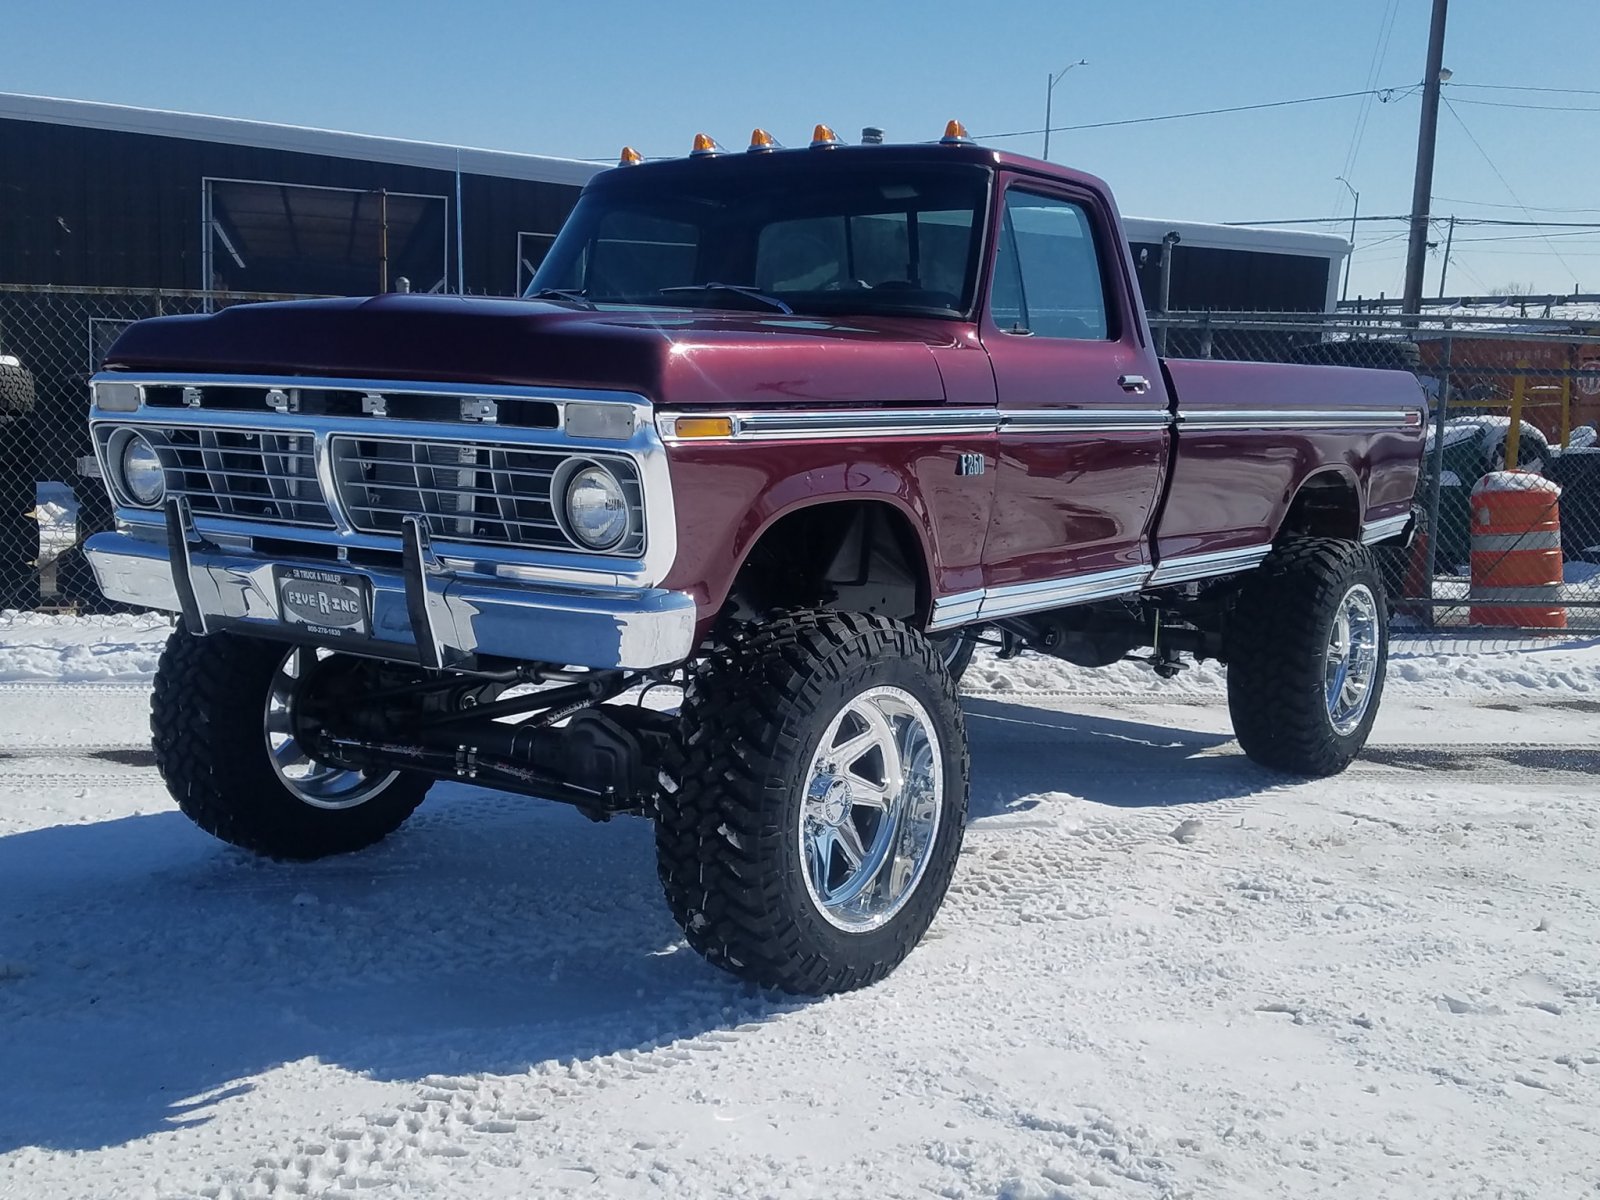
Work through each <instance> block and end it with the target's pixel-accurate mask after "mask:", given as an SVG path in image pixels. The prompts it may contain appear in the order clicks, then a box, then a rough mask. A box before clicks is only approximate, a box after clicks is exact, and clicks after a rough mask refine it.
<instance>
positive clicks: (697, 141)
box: [689, 133, 722, 158]
mask: <svg viewBox="0 0 1600 1200" xmlns="http://www.w3.org/2000/svg"><path fill="white" fill-rule="evenodd" d="M721 152H722V147H721V146H719V145H717V139H716V138H714V137H712V136H711V135H710V134H709V133H697V134H695V135H694V149H693V150H691V151H689V157H690V158H709V157H711V156H712V155H713V154H720V153H721Z"/></svg>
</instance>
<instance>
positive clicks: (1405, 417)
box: [1178, 406, 1422, 431]
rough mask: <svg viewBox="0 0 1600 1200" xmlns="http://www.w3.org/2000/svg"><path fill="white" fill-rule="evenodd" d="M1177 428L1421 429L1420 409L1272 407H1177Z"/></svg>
mask: <svg viewBox="0 0 1600 1200" xmlns="http://www.w3.org/2000/svg"><path fill="white" fill-rule="evenodd" d="M1178 428H1179V430H1180V431H1181V430H1186V429H1204V430H1214V429H1218V430H1220V429H1406V428H1410V429H1419V430H1420V429H1421V428H1422V410H1421V409H1420V408H1342V409H1341V408H1330V409H1270V408H1262V409H1257V408H1236V409H1220V408H1219V409H1209V410H1201V411H1198V412H1186V411H1184V409H1183V408H1182V407H1181V406H1180V407H1179V409H1178Z"/></svg>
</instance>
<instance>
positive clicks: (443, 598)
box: [85, 533, 697, 670]
mask: <svg viewBox="0 0 1600 1200" xmlns="http://www.w3.org/2000/svg"><path fill="white" fill-rule="evenodd" d="M188 549H189V553H188V560H189V561H188V563H187V564H183V563H179V564H176V569H178V570H186V572H187V576H188V580H189V583H190V585H191V586H192V588H193V590H194V596H195V601H196V603H197V604H198V606H199V608H200V610H201V611H202V612H203V613H204V614H205V618H206V623H207V625H208V626H209V627H210V628H211V629H213V630H217V631H221V630H230V629H231V630H236V631H239V632H242V633H246V634H253V635H255V636H258V637H268V638H277V639H282V640H286V641H295V640H297V639H296V632H295V628H294V627H293V626H291V625H286V624H285V623H284V622H283V620H282V619H281V614H280V612H279V606H278V594H277V588H276V586H275V584H274V574H273V572H274V568H275V567H276V566H277V565H278V564H279V563H281V562H291V563H292V562H293V560H292V559H286V558H273V559H264V558H260V557H256V556H254V555H247V554H240V553H232V552H229V551H226V550H223V549H222V548H220V547H216V546H205V547H202V546H198V545H193V546H190V547H189V548H188ZM85 553H86V554H87V557H88V559H89V563H90V565H91V566H92V567H93V568H94V573H95V578H96V579H97V580H98V581H99V584H100V589H101V591H103V592H104V593H105V595H106V596H107V598H109V599H112V600H117V601H121V602H122V603H125V604H134V605H138V606H140V607H143V608H157V609H163V610H165V611H168V612H177V611H179V610H180V608H181V602H180V599H179V592H178V586H177V583H176V581H175V575H174V569H175V564H174V563H173V562H172V560H171V558H170V556H169V553H168V549H167V545H166V544H165V542H162V541H151V540H146V539H145V538H141V537H135V536H133V535H131V534H127V533H98V534H95V535H94V536H93V537H91V538H90V539H89V541H88V543H87V544H86V546H85ZM305 565H309V566H314V567H325V566H327V565H328V564H327V563H326V562H324V561H322V560H315V559H313V560H306V562H305ZM338 569H339V570H341V571H345V572H348V573H350V574H356V575H361V576H364V577H365V578H366V579H367V580H368V581H369V583H370V585H371V589H372V592H371V594H372V611H371V614H370V616H371V629H372V636H371V637H370V638H369V639H365V640H361V641H353V642H351V643H348V644H347V646H344V647H341V648H347V649H349V650H350V651H351V652H352V653H357V654H365V655H369V656H371V657H375V658H387V659H392V660H394V661H401V662H420V661H425V659H426V658H427V657H428V656H430V654H431V655H437V657H438V658H439V659H441V660H442V661H443V663H444V665H447V666H448V665H452V664H457V663H461V662H463V661H465V660H467V659H469V658H470V657H471V656H473V655H491V656H496V657H504V658H510V659H516V660H518V661H522V662H553V663H561V664H564V665H570V666H584V667H595V668H609V667H622V668H626V669H630V670H645V669H648V668H651V667H661V666H671V665H673V664H675V663H680V662H682V661H683V660H685V659H686V658H688V657H689V656H690V654H692V653H693V651H694V647H695V640H694V631H695V624H696V617H697V614H696V609H695V603H694V598H693V597H692V596H689V595H687V594H686V593H683V592H674V591H667V590H665V589H662V588H637V589H625V588H610V589H596V588H583V589H578V588H570V589H564V588H557V587H553V586H545V587H534V586H530V585H528V584H519V583H506V582H502V581H497V580H495V579H492V578H483V577H481V576H476V577H475V576H467V575H462V574H458V573H454V572H447V571H444V570H443V569H442V568H441V569H440V570H439V571H438V573H434V572H430V573H429V578H428V579H427V581H426V589H427V596H426V602H427V609H428V621H427V634H426V636H429V637H431V638H432V639H434V641H435V644H434V646H432V647H429V648H427V649H423V648H422V647H419V646H418V643H417V639H416V634H415V632H414V625H413V622H412V618H411V613H410V611H409V609H408V607H407V593H406V580H405V575H404V572H403V571H401V570H391V569H388V568H382V567H372V566H360V567H355V566H352V565H350V564H340V565H339V568H338ZM304 640H306V641H308V642H317V641H318V639H317V638H316V637H315V636H313V635H309V634H308V635H305V638H304Z"/></svg>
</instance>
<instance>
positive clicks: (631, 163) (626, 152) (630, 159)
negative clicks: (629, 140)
mask: <svg viewBox="0 0 1600 1200" xmlns="http://www.w3.org/2000/svg"><path fill="white" fill-rule="evenodd" d="M643 161H644V155H642V154H640V153H639V152H638V151H637V150H635V149H634V148H633V147H632V146H624V147H623V148H622V154H621V156H620V157H619V158H618V159H617V166H619V167H637V166H638V165H639V164H640V163H642V162H643Z"/></svg>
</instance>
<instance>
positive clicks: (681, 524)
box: [663, 435, 994, 620]
mask: <svg viewBox="0 0 1600 1200" xmlns="http://www.w3.org/2000/svg"><path fill="white" fill-rule="evenodd" d="M981 446H982V437H981V436H980V435H973V436H971V437H968V436H964V435H953V436H948V437H944V436H941V437H936V438H927V439H922V438H916V439H913V438H906V439H894V440H886V441H883V442H876V443H875V442H866V441H861V442H845V441H832V440H818V441H785V442H781V443H780V442H774V443H765V444H752V443H744V444H741V443H734V442H720V443H713V442H707V443H704V444H692V443H691V444H684V443H679V444H677V445H674V446H672V447H671V448H670V450H669V454H668V463H669V473H670V475H671V478H672V487H673V496H674V503H675V506H676V509H677V520H678V556H677V560H676V562H675V563H674V564H673V567H672V570H671V571H670V573H669V575H668V577H667V579H666V581H665V582H664V584H663V586H665V587H669V588H673V589H677V590H681V591H684V592H687V593H689V594H690V595H692V596H694V597H695V600H696V602H697V604H698V605H699V607H700V612H701V616H702V619H703V620H709V619H710V618H711V617H713V616H714V615H715V614H716V613H717V612H718V610H720V608H721V607H722V604H723V602H724V601H725V600H726V599H727V595H728V591H729V589H730V588H731V587H732V585H733V581H734V577H735V576H736V575H737V574H738V571H739V568H740V566H741V565H742V564H743V563H744V561H745V559H746V557H747V556H748V555H749V553H750V551H751V550H752V549H753V548H754V547H755V545H756V544H757V543H758V542H759V541H760V539H761V536H762V535H763V534H764V533H766V532H767V530H769V529H771V528H772V526H773V525H775V524H776V523H777V522H778V521H781V520H782V519H783V518H784V517H786V516H789V515H790V514H792V513H795V512H799V511H801V510H802V509H806V508H811V507H815V506H817V505H822V504H828V503H835V502H841V501H845V502H848V501H863V500H866V501H873V502H877V503H882V504H886V505H888V506H889V507H891V508H893V509H894V510H895V511H896V512H898V513H899V514H900V515H901V516H902V517H904V518H905V519H906V521H907V523H908V524H909V525H910V527H911V529H912V530H913V531H914V532H915V534H916V538H917V543H918V545H919V547H920V549H921V552H922V560H923V564H924V567H925V570H926V573H927V578H926V582H927V585H928V589H929V593H930V594H931V595H935V596H936V595H940V594H944V593H946V592H950V591H959V590H963V589H965V588H972V587H977V586H980V585H981V578H979V576H980V574H981V565H980V564H981V558H982V550H983V536H984V533H985V531H986V529H987V525H988V519H989V500H990V497H991V495H992V489H993V476H994V472H993V471H992V469H991V470H986V471H985V472H984V473H983V474H981V475H976V476H960V475H958V474H957V472H956V461H957V459H958V458H959V456H960V455H961V454H962V453H963V452H971V451H972V450H973V449H974V448H979V449H980V450H981V452H983V453H985V454H987V455H988V458H989V466H990V467H992V465H993V461H992V454H993V449H992V445H991V446H989V448H988V449H987V450H982V449H981Z"/></svg>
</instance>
